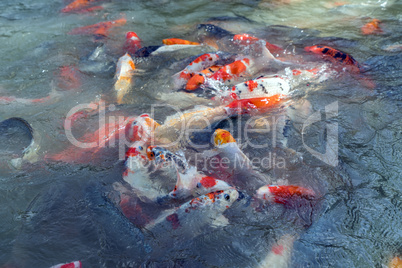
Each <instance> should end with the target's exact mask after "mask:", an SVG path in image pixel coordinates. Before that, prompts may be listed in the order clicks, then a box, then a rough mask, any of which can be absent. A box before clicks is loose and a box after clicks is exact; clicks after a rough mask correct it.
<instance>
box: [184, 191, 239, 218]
mask: <svg viewBox="0 0 402 268" xmlns="http://www.w3.org/2000/svg"><path fill="white" fill-rule="evenodd" d="M238 198H239V192H238V191H237V190H236V189H234V188H232V189H227V190H222V191H215V192H210V193H208V194H205V195H201V196H199V197H196V198H194V199H192V200H191V201H190V202H189V211H191V210H199V209H209V210H212V211H214V212H215V213H218V212H223V211H225V210H226V209H228V208H229V207H231V206H232V204H233V203H234V202H235V201H236V200H237V199H238Z"/></svg>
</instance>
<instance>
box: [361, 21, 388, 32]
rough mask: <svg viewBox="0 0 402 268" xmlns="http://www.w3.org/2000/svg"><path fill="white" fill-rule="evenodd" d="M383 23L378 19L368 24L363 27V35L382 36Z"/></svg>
mask: <svg viewBox="0 0 402 268" xmlns="http://www.w3.org/2000/svg"><path fill="white" fill-rule="evenodd" d="M380 23H381V21H380V20H378V19H373V20H372V21H370V22H368V23H366V24H365V25H363V26H362V27H361V31H362V34H364V35H369V34H382V33H383V31H382V29H381V28H380Z"/></svg>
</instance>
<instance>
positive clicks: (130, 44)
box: [123, 32, 141, 55]
mask: <svg viewBox="0 0 402 268" xmlns="http://www.w3.org/2000/svg"><path fill="white" fill-rule="evenodd" d="M140 48H141V39H140V38H139V37H138V35H137V34H136V33H135V32H127V33H126V42H125V44H124V47H123V49H124V50H125V51H126V52H127V53H129V54H131V55H134V53H135V52H137V50H138V49H140Z"/></svg>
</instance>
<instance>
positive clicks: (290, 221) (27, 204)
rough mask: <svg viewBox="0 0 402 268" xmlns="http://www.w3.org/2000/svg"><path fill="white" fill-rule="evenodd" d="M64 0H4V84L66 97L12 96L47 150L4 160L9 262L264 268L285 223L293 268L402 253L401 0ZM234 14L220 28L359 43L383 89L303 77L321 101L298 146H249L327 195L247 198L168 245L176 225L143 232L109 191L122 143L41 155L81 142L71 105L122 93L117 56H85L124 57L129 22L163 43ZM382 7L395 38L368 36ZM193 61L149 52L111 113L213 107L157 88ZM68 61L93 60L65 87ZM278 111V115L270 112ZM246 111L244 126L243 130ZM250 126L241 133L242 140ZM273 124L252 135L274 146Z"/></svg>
mask: <svg viewBox="0 0 402 268" xmlns="http://www.w3.org/2000/svg"><path fill="white" fill-rule="evenodd" d="M66 4H67V1H63V0H54V1H43V0H41V1H34V2H32V1H8V0H3V1H1V3H0V44H1V47H0V56H1V57H0V58H1V62H2V64H1V68H0V96H15V97H16V98H21V99H22V98H27V99H33V98H42V97H45V96H47V95H48V94H49V92H51V91H52V90H53V91H56V92H57V94H58V97H57V98H56V99H55V100H52V101H50V102H46V103H36V104H26V103H18V102H12V103H1V102H0V119H1V120H4V119H7V118H10V117H21V118H24V119H25V120H26V121H27V122H29V124H30V125H31V126H32V128H33V129H34V136H35V140H36V143H37V144H38V145H39V148H38V150H37V161H36V162H34V163H29V162H25V163H23V165H22V167H21V168H19V169H16V168H14V167H12V165H11V164H10V162H9V158H8V156H7V157H6V156H3V155H2V156H1V157H2V159H0V160H1V162H0V163H1V165H2V167H1V168H0V185H1V186H0V200H1V204H2V207H1V209H0V219H1V220H0V227H1V228H0V238H1V239H0V267H50V266H51V265H54V264H57V263H64V262H70V261H74V260H81V261H82V263H83V267H139V266H141V265H142V266H144V267H181V266H183V267H216V266H218V267H257V264H258V262H259V261H260V260H261V259H262V258H264V256H265V255H266V254H267V253H268V252H269V251H270V247H271V246H272V241H274V240H276V239H278V237H279V236H281V235H282V234H286V233H297V234H298V236H299V238H298V239H297V240H296V241H295V243H294V249H293V251H292V257H291V267H384V266H386V265H387V263H388V261H389V259H390V258H391V257H393V256H395V255H398V254H399V255H400V254H402V242H401V241H402V224H401V223H402V211H401V209H402V202H401V195H402V182H401V175H400V174H401V164H402V163H401V157H402V154H401V142H400V141H401V129H402V122H401V116H400V115H401V100H402V95H401V92H400V91H401V88H402V77H401V62H402V61H401V60H402V54H401V51H400V48H399V51H398V50H397V49H395V50H392V49H389V46H391V45H398V44H399V46H400V44H401V27H400V24H401V20H402V18H401V14H402V13H401V11H402V6H401V3H399V2H398V1H368V0H365V1H363V0H362V1H345V3H343V4H342V5H337V4H335V3H334V2H333V1H319V2H317V1H290V3H282V2H275V1H272V2H258V1H235V2H233V1H216V2H208V1H176V2H169V1H163V0H161V1H132V2H128V1H115V0H113V1H105V2H99V4H102V5H103V6H104V10H102V11H97V12H93V13H84V14H63V13H60V9H62V8H63V7H64V6H65V5H66ZM122 16H125V17H126V19H127V23H126V24H125V25H124V26H122V27H117V28H114V29H112V30H111V31H110V35H109V38H107V39H104V40H101V41H99V40H98V41H96V42H94V39H93V37H92V36H88V35H67V32H69V31H70V30H72V29H73V28H76V27H81V26H85V25H90V24H94V23H97V22H100V21H106V20H114V19H119V18H120V17H122ZM223 16H230V17H236V16H238V17H239V16H241V17H242V18H237V19H236V20H229V21H226V22H224V23H223V24H222V25H221V26H222V27H223V28H226V29H227V30H230V31H233V32H234V33H244V32H248V33H253V34H255V35H256V36H258V37H260V38H264V37H267V36H269V37H273V39H274V41H275V42H274V43H276V44H278V45H280V46H282V47H283V48H286V49H287V50H289V51H295V53H296V54H300V53H303V52H302V51H303V47H305V46H311V45H314V44H327V45H330V46H333V47H336V48H338V49H340V50H342V51H345V52H348V53H349V54H351V55H353V57H354V58H355V59H356V60H357V61H358V62H360V63H361V64H363V65H364V66H365V69H366V70H367V71H366V72H365V74H364V75H365V77H369V78H370V79H371V80H373V81H374V82H375V84H376V86H375V88H374V89H367V88H366V87H365V86H364V85H362V83H361V82H359V80H358V79H356V78H355V77H354V76H353V75H349V74H345V75H338V76H336V77H331V79H329V80H328V81H325V82H324V83H317V84H313V85H310V86H309V87H307V86H304V87H302V88H301V89H300V92H299V93H298V94H296V95H295V97H294V102H295V107H299V108H300V107H304V106H303V103H306V102H308V103H309V106H308V107H309V109H307V110H303V109H301V110H297V115H298V117H297V118H298V120H293V121H292V122H291V123H292V124H291V125H290V126H289V133H290V134H289V137H288V144H287V147H289V148H291V149H292V150H294V151H296V152H297V153H298V155H299V156H301V158H298V157H294V155H291V154H289V152H288V151H287V150H281V149H278V148H276V147H275V146H274V144H272V143H271V142H270V143H269V146H268V148H265V149H256V150H254V149H253V148H251V147H244V152H246V153H248V154H249V155H250V156H251V157H264V156H268V155H269V153H271V156H272V153H276V154H277V156H278V157H283V158H284V159H285V160H286V161H285V162H286V168H285V169H284V168H278V167H273V168H272V167H271V168H266V169H261V171H262V172H264V173H265V174H267V175H269V176H271V177H273V178H275V179H277V180H283V181H287V182H289V183H293V184H300V185H306V186H309V187H310V188H312V189H314V190H315V191H316V192H317V193H319V194H320V198H319V200H317V202H316V204H314V205H312V206H311V207H309V206H307V207H304V206H301V207H299V208H296V209H289V210H286V209H282V208H281V207H280V206H272V207H271V208H270V209H268V210H267V211H265V212H262V213H257V212H255V211H254V210H250V209H249V204H247V203H246V201H245V200H242V201H239V202H238V203H236V204H235V206H234V207H233V208H231V209H230V210H229V211H228V213H227V218H228V219H229V221H230V223H231V224H230V225H228V226H226V227H224V228H223V229H222V228H218V229H209V230H208V231H206V232H205V233H204V234H203V235H201V236H199V237H196V238H194V239H192V240H186V241H183V240H180V239H176V240H175V239H173V240H167V241H168V242H167V243H165V244H158V243H157V241H159V240H160V241H165V242H166V237H165V238H162V237H153V236H150V235H149V234H148V233H146V232H142V231H141V230H140V229H138V228H137V227H136V226H135V225H134V224H132V223H131V222H130V221H129V220H128V219H127V218H126V217H125V216H124V215H123V214H122V212H121V210H120V208H119V207H118V206H116V205H115V204H114V203H113V202H112V201H111V198H110V196H113V195H114V194H115V193H114V192H113V190H112V184H113V183H114V182H121V181H122V177H121V174H122V170H123V163H122V161H119V160H118V156H117V149H116V148H111V149H108V150H106V151H105V152H102V154H101V155H97V156H96V158H97V159H96V161H94V162H93V163H89V164H79V163H76V164H68V163H60V162H52V161H44V160H43V158H44V157H45V156H46V155H50V154H54V153H58V152H60V151H61V150H63V149H64V148H67V147H68V146H69V145H70V143H69V141H68V139H67V138H66V134H65V131H64V128H63V123H64V119H65V117H66V115H67V113H68V112H69V111H70V109H72V108H73V107H74V106H76V105H77V104H85V103H90V102H92V101H95V100H97V99H99V98H102V99H103V100H105V101H106V103H107V104H112V103H114V98H115V96H114V92H113V90H112V88H113V84H114V80H113V75H114V68H112V69H108V68H103V67H102V68H98V69H95V71H93V69H90V68H92V67H93V66H92V65H91V66H90V65H89V64H88V61H87V58H88V55H89V54H91V53H92V52H93V51H94V49H95V48H96V47H97V46H98V45H100V43H104V46H105V48H106V52H105V55H106V57H105V59H104V60H103V62H105V63H110V65H111V66H114V65H115V63H116V62H117V59H118V58H119V57H120V56H121V46H122V44H123V43H124V34H125V33H126V32H127V31H135V32H136V33H137V34H138V36H140V38H141V40H142V44H143V46H151V45H161V44H162V43H161V40H162V39H164V38H170V37H178V38H185V39H192V38H193V33H194V29H195V27H196V25H197V24H199V23H203V22H205V21H206V20H208V19H209V18H211V17H223ZM244 18H247V19H249V20H250V21H246V20H245V19H244ZM370 18H377V19H379V20H381V21H382V24H381V27H382V28H383V30H384V34H383V35H369V36H365V35H362V34H361V32H360V27H361V26H363V25H364V24H365V23H367V22H368V21H369V20H370ZM272 25H282V26H286V27H279V26H275V27H272ZM188 56H190V55H188ZM305 56H306V57H308V56H307V55H305ZM185 58H186V57H181V56H180V55H179V56H177V57H175V58H172V57H166V58H153V59H149V58H145V59H142V60H138V62H137V63H138V64H137V68H138V69H141V70H142V71H141V72H140V73H139V74H138V75H137V76H136V81H135V85H134V88H133V90H132V92H131V93H130V94H129V95H128V96H127V97H126V103H124V104H121V105H116V106H114V108H115V111H112V112H113V113H111V114H113V115H125V116H137V115H139V114H141V113H144V112H147V113H150V110H151V106H152V104H162V103H165V102H167V103H170V104H172V105H177V104H179V105H180V107H181V108H183V109H184V108H186V109H187V108H192V107H193V106H194V105H196V104H203V105H206V104H208V103H209V101H206V102H205V103H204V102H203V103H191V102H189V101H188V100H187V99H186V100H182V99H181V98H182V97H168V98H162V97H161V96H160V95H158V94H159V93H166V94H167V93H170V92H171V91H172V89H171V84H170V83H169V79H170V76H171V75H172V74H174V73H176V72H177V71H179V70H180V68H177V67H176V66H177V65H176V66H175V65H174V63H176V62H178V61H179V60H183V59H185ZM315 61H317V60H315ZM179 62H180V61H179ZM176 64H177V63H176ZM67 65H72V66H76V67H77V68H80V69H82V70H84V69H85V68H87V69H86V70H87V71H86V72H84V71H83V72H80V73H79V79H80V83H81V85H80V86H79V87H78V88H76V89H72V90H66V89H62V88H60V84H59V79H60V75H59V74H60V68H61V67H63V66H67ZM106 65H107V64H106ZM178 66H185V64H183V63H179V64H178ZM200 102H201V100H200ZM334 103H336V105H337V109H338V110H337V111H338V114H337V116H336V118H335V119H331V118H326V119H325V120H323V121H322V122H321V123H320V124H315V125H313V126H312V127H311V128H310V129H308V132H307V134H308V135H304V136H303V135H302V134H301V133H302V125H303V123H305V120H306V118H307V117H308V116H309V115H311V114H312V113H314V112H317V111H321V114H322V115H323V116H324V113H325V112H324V111H325V107H326V106H328V105H331V104H334ZM301 111H304V112H305V114H303V112H301ZM109 112H110V111H108V113H109ZM173 112H174V111H173V110H168V111H166V110H163V109H159V110H158V109H157V110H156V113H155V119H156V120H157V121H159V122H163V120H164V119H165V117H166V116H167V115H169V114H172V113H173ZM282 112H283V111H273V112H272V113H271V114H270V116H271V117H270V118H273V117H275V116H279V115H281V113H282ZM98 119H99V116H98V115H97V114H93V115H91V116H89V118H84V119H82V120H79V121H78V122H77V126H78V127H77V128H76V129H74V131H75V132H74V133H75V134H76V135H77V136H78V135H83V134H84V133H88V132H94V131H95V130H96V129H97V128H98ZM246 119H247V118H245V119H244V120H243V121H239V122H240V123H239V122H238V123H235V124H236V126H237V124H239V125H240V126H243V127H244V124H245V121H246ZM331 123H332V124H335V123H336V125H337V138H338V141H339V143H338V150H337V155H338V157H337V159H338V164H337V165H336V166H335V167H334V166H331V165H328V164H326V163H324V162H322V161H320V160H319V159H317V158H316V157H314V156H312V155H311V154H310V153H309V151H307V150H306V146H305V145H306V144H307V145H309V146H310V147H311V148H313V149H315V150H317V151H320V152H322V153H323V152H324V151H325V135H326V131H325V124H331ZM240 129H242V128H240ZM240 132H241V131H240ZM239 135H242V133H239V131H236V132H235V133H234V136H235V137H236V139H237V140H238V141H239V142H241V141H242V140H241V137H239ZM269 135H272V133H269ZM269 135H268V134H261V135H260V134H258V133H257V134H255V133H254V134H253V135H252V136H251V139H252V140H253V141H254V142H256V143H263V142H264V141H266V140H270V141H271V136H269ZM186 155H187V157H189V158H191V157H194V156H195V153H194V152H192V151H191V150H190V151H187V152H186ZM3 158H4V159H3ZM191 161H192V160H190V162H191ZM256 187H257V188H258V186H256ZM251 188H252V187H251ZM248 194H251V193H248Z"/></svg>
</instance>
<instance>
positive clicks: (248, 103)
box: [226, 94, 285, 114]
mask: <svg viewBox="0 0 402 268" xmlns="http://www.w3.org/2000/svg"><path fill="white" fill-rule="evenodd" d="M284 97H285V96H284V95H282V94H276V95H273V96H271V97H263V98H251V99H236V100H234V101H232V102H231V103H230V104H229V105H226V108H227V111H228V113H229V114H236V113H237V114H247V113H253V112H265V111H267V110H269V109H272V108H273V107H276V105H278V104H280V103H281V102H282V101H283V98H284Z"/></svg>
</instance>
